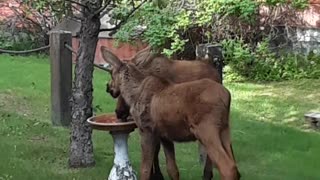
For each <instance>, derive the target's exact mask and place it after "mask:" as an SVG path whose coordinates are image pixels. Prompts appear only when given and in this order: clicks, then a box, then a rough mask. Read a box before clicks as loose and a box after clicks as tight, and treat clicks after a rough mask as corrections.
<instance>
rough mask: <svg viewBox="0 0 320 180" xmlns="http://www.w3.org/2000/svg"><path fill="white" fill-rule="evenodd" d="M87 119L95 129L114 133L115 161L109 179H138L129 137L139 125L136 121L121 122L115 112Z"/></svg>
mask: <svg viewBox="0 0 320 180" xmlns="http://www.w3.org/2000/svg"><path fill="white" fill-rule="evenodd" d="M87 121H88V123H89V124H90V125H91V126H92V128H93V129H97V130H102V131H109V132H110V134H111V135H112V138H113V143H114V161H113V167H112V169H111V171H110V174H109V177H108V180H137V175H136V173H135V171H134V170H133V168H132V166H131V163H130V160H129V154H128V137H129V134H130V133H131V132H132V131H134V129H135V128H136V127H137V126H136V124H135V122H134V121H129V122H119V121H118V120H117V118H116V116H115V114H103V115H99V116H94V117H91V118H89V119H88V120H87Z"/></svg>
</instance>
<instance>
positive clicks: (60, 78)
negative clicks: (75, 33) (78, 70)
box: [50, 31, 72, 126]
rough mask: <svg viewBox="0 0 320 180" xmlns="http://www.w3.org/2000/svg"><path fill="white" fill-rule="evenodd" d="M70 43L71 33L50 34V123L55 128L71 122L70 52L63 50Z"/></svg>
mask: <svg viewBox="0 0 320 180" xmlns="http://www.w3.org/2000/svg"><path fill="white" fill-rule="evenodd" d="M71 43H72V34H71V32H68V31H52V32H50V61H51V63H50V65H51V121H52V124H53V125H55V126H69V125H70V122H71V106H70V105H69V99H70V97H71V90H72V52H71V51H70V50H68V49H67V48H65V44H68V45H70V46H71V45H72V44H71Z"/></svg>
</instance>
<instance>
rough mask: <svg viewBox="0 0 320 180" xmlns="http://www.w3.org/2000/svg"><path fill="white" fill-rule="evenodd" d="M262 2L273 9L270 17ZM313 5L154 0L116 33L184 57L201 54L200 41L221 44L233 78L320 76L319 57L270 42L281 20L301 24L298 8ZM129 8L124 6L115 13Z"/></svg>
mask: <svg viewBox="0 0 320 180" xmlns="http://www.w3.org/2000/svg"><path fill="white" fill-rule="evenodd" d="M159 4H160V5H159ZM261 7H268V8H269V11H268V14H267V16H266V17H265V18H262V17H261V14H260V13H259V10H260V9H261ZM307 7H308V0H293V1H290V2H288V1H286V0H265V1H255V0H215V1H212V0H203V1H174V0H166V1H165V0H162V1H153V2H149V3H146V4H145V6H143V7H142V8H140V9H139V10H138V11H137V12H136V13H135V14H134V16H133V17H132V18H130V19H129V21H128V23H127V24H125V25H124V26H123V27H122V28H121V29H120V31H118V33H117V34H116V38H117V39H118V40H119V41H130V40H132V39H136V38H140V39H142V40H143V41H145V42H147V43H148V44H150V45H152V46H153V47H157V48H160V49H162V52H163V53H164V54H166V55H168V56H174V57H175V58H184V59H194V58H195V54H194V53H193V54H191V55H190V52H194V51H195V46H196V44H199V43H220V44H222V46H223V48H224V56H225V64H226V65H227V67H226V69H225V70H226V75H227V79H229V80H243V79H251V80H261V81H271V80H276V81H277V80H285V79H299V78H318V77H319V75H320V74H319V71H318V69H319V67H320V65H319V63H320V62H319V61H320V60H319V59H320V57H319V56H317V55H314V54H310V55H308V56H304V55H297V54H293V53H288V52H286V53H284V54H281V53H279V52H276V50H277V48H270V43H269V42H270V41H271V40H272V39H274V36H275V35H276V34H275V32H276V31H277V30H276V29H275V28H274V27H275V26H276V25H283V24H290V23H301V22H299V21H300V18H299V17H298V16H297V14H296V12H298V11H301V10H304V9H305V8H307ZM124 9H126V7H125V6H119V7H118V10H117V11H115V12H114V13H115V14H120V12H125V10H124ZM179 55H180V56H179Z"/></svg>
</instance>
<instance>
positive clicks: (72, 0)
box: [66, 0, 89, 10]
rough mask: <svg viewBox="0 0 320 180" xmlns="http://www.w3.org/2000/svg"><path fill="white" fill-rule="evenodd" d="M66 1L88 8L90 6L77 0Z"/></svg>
mask: <svg viewBox="0 0 320 180" xmlns="http://www.w3.org/2000/svg"><path fill="white" fill-rule="evenodd" d="M66 1H68V2H71V3H74V4H76V5H79V6H81V7H84V8H86V9H87V10H89V8H88V6H86V5H84V4H82V3H79V2H77V1H74V0H66Z"/></svg>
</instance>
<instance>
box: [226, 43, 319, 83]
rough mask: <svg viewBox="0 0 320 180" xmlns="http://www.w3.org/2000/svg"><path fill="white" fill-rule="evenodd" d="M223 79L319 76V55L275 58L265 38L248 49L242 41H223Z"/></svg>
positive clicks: (259, 79)
mask: <svg viewBox="0 0 320 180" xmlns="http://www.w3.org/2000/svg"><path fill="white" fill-rule="evenodd" d="M222 45H223V48H224V58H225V63H226V65H227V66H226V68H225V78H226V79H227V80H232V81H240V80H244V79H247V80H255V81H280V80H289V79H301V78H319V77H320V56H319V55H316V54H314V53H310V54H309V55H308V56H304V55H301V54H293V53H287V54H281V55H276V54H275V53H274V52H272V51H271V50H270V49H269V41H268V40H267V39H266V40H264V41H262V42H260V43H258V45H257V47H256V49H254V50H252V49H250V48H249V47H248V45H247V44H245V43H244V42H243V40H241V39H238V40H224V41H223V42H222Z"/></svg>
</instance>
